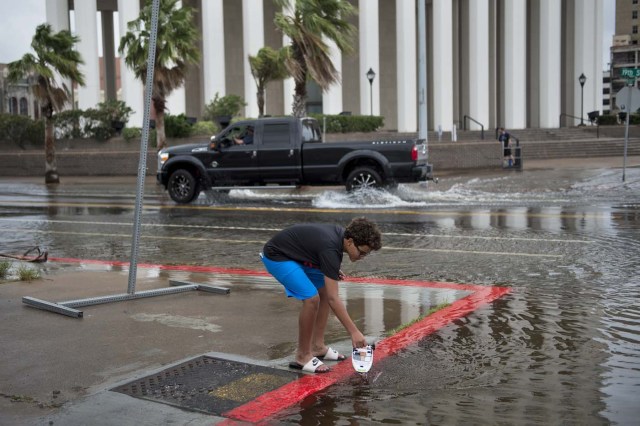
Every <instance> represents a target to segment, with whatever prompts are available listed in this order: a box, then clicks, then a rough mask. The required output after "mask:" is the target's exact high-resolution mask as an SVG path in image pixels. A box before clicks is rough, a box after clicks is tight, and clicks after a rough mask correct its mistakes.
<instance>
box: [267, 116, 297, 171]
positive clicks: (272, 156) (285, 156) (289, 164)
mask: <svg viewBox="0 0 640 426" xmlns="http://www.w3.org/2000/svg"><path fill="white" fill-rule="evenodd" d="M263 124H264V125H263V127H262V140H261V146H260V151H259V152H258V165H259V167H260V177H261V179H262V181H263V182H264V183H281V184H287V183H297V182H299V181H300V179H301V168H300V143H299V142H298V141H297V139H296V135H295V130H296V129H295V128H294V126H293V125H292V123H291V122H290V121H282V122H278V121H274V122H265V123H263Z"/></svg>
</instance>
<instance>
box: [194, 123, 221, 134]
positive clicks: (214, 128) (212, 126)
mask: <svg viewBox="0 0 640 426" xmlns="http://www.w3.org/2000/svg"><path fill="white" fill-rule="evenodd" d="M218 132H220V126H218V124H217V123H214V122H213V121H198V122H196V123H195V124H194V125H193V126H191V136H212V135H215V134H217V133H218Z"/></svg>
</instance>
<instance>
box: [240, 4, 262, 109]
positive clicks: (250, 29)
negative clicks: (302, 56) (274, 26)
mask: <svg viewBox="0 0 640 426" xmlns="http://www.w3.org/2000/svg"><path fill="white" fill-rule="evenodd" d="M242 45H243V52H244V57H243V58H242V63H243V64H244V100H245V102H246V103H247V106H246V107H245V116H246V117H257V116H258V98H257V95H256V93H257V91H258V86H257V85H256V82H255V80H254V79H253V76H252V75H251V66H250V65H249V55H252V56H255V55H257V54H258V50H260V49H261V48H262V47H263V46H264V9H263V6H262V0H242Z"/></svg>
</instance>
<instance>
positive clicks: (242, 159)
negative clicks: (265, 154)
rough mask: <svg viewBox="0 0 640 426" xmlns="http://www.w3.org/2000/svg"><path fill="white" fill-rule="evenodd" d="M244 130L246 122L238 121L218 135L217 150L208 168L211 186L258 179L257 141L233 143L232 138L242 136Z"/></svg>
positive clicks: (248, 182) (250, 181)
mask: <svg viewBox="0 0 640 426" xmlns="http://www.w3.org/2000/svg"><path fill="white" fill-rule="evenodd" d="M246 132H247V124H246V123H239V124H238V126H234V127H233V128H231V129H229V131H228V132H225V134H223V135H221V136H220V138H219V140H218V141H217V143H218V144H219V146H218V150H217V152H216V153H215V154H214V155H213V156H212V159H211V160H212V162H211V165H210V166H211V167H210V168H209V170H210V177H211V178H212V182H213V186H217V185H218V183H220V184H222V183H224V184H229V183H233V184H236V185H239V184H252V183H256V182H258V181H259V180H260V173H259V171H258V144H257V141H256V140H254V141H253V142H252V143H251V144H248V145H244V144H242V145H237V144H235V143H234V140H236V139H239V138H242V137H243V136H244V135H245V134H246ZM216 182H218V183H216Z"/></svg>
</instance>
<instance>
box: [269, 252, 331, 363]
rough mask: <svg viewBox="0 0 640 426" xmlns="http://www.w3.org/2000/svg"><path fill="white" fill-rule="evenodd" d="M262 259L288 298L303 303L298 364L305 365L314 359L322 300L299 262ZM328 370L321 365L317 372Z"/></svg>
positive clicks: (297, 354)
mask: <svg viewBox="0 0 640 426" xmlns="http://www.w3.org/2000/svg"><path fill="white" fill-rule="evenodd" d="M261 258H262V262H263V263H264V265H265V267H266V268H267V271H269V273H270V274H271V275H273V277H274V278H276V279H277V280H278V282H280V283H281V284H282V285H283V286H284V288H285V291H286V293H287V296H289V297H295V298H296V299H298V300H300V301H302V308H301V310H300V314H299V316H298V349H297V351H296V362H297V363H298V364H300V365H305V364H306V363H308V362H309V361H310V360H311V358H313V353H312V350H311V343H312V339H313V329H314V324H315V322H316V317H317V314H318V305H319V300H320V298H319V296H318V294H317V289H316V288H315V286H314V284H313V283H312V282H311V281H310V280H309V277H308V276H307V275H306V274H305V272H304V269H303V267H302V266H301V265H300V264H298V263H297V262H294V261H284V262H275V261H272V260H269V259H267V258H266V257H264V256H261ZM325 322H326V321H325ZM328 370H329V368H328V367H327V366H326V365H321V366H319V367H318V369H317V370H316V371H318V372H323V371H328Z"/></svg>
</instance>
